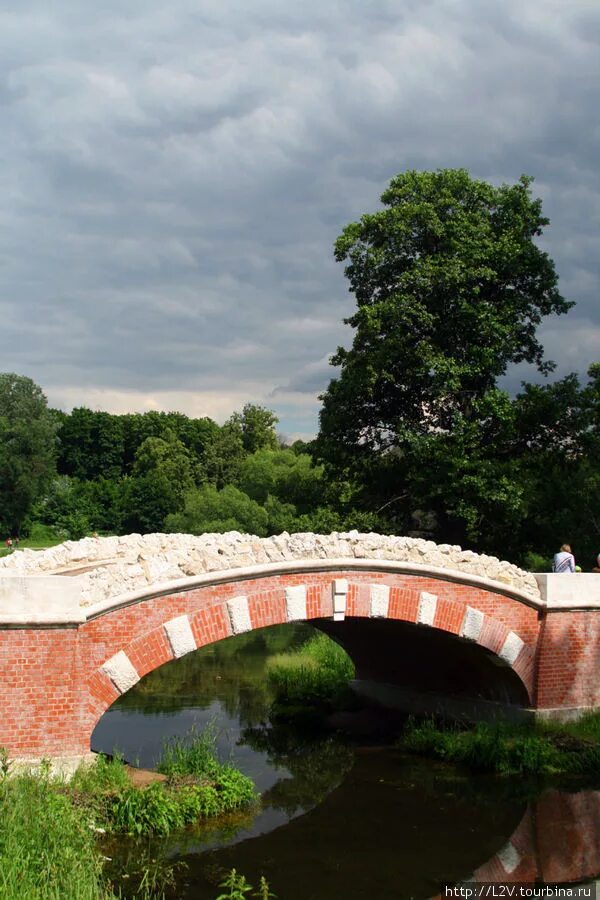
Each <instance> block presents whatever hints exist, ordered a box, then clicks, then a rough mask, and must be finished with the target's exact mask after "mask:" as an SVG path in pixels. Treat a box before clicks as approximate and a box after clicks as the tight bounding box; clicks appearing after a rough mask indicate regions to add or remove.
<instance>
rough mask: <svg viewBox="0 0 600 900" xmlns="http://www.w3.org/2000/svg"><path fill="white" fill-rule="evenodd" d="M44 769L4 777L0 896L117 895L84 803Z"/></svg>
mask: <svg viewBox="0 0 600 900" xmlns="http://www.w3.org/2000/svg"><path fill="white" fill-rule="evenodd" d="M59 788H60V786H58V785H57V784H56V783H55V782H54V781H53V780H52V779H51V778H50V774H49V771H48V770H47V769H46V770H45V771H42V772H41V773H39V774H37V775H21V776H19V777H14V778H10V777H6V778H3V779H2V780H1V781H0V897H2V898H3V900H24V898H27V900H57V898H59V897H60V898H62V897H65V898H66V897H68V898H69V900H107V898H109V897H113V896H114V895H113V893H112V891H111V890H110V889H109V886H108V882H107V881H106V879H105V878H104V875H103V860H102V856H101V854H100V852H99V850H98V847H97V844H96V839H95V834H94V831H93V830H92V827H91V825H90V821H89V815H88V811H87V809H86V808H85V807H81V806H78V805H76V804H74V803H73V801H72V799H71V797H70V796H69V795H68V794H66V793H64V792H62V791H61V790H60V789H59Z"/></svg>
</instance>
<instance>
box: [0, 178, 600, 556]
mask: <svg viewBox="0 0 600 900" xmlns="http://www.w3.org/2000/svg"><path fill="white" fill-rule="evenodd" d="M382 203H383V206H382V208H381V209H380V210H379V211H377V212H375V213H373V214H369V215H365V216H363V217H362V219H361V220H360V221H359V222H354V223H352V224H350V225H348V226H347V227H346V228H345V229H344V231H343V233H342V235H341V236H340V237H339V239H338V241H337V243H336V246H335V255H336V258H337V259H338V260H340V261H344V262H345V263H346V270H345V271H346V275H347V277H348V280H349V285H350V290H351V291H352V292H353V293H354V295H355V297H356V301H357V309H356V312H355V313H354V315H353V316H352V317H351V318H350V319H349V320H348V322H349V324H350V325H351V326H352V327H353V328H354V341H353V345H352V347H351V348H350V349H349V350H346V349H343V348H339V349H338V351H337V353H336V354H335V355H334V357H333V358H332V363H333V364H334V365H336V366H338V367H339V372H338V375H337V377H335V378H334V379H333V380H332V381H331V383H330V385H329V388H328V390H327V391H326V393H325V394H324V396H323V398H322V399H323V408H322V412H321V427H320V433H319V435H318V438H317V440H316V442H312V443H304V442H302V441H297V442H296V443H295V444H292V445H291V446H285V445H283V444H282V442H281V441H280V440H279V439H278V436H277V434H276V431H275V428H276V425H277V417H276V415H275V414H274V413H273V412H272V411H271V410H268V409H265V408H264V407H261V406H258V405H255V404H247V405H246V406H245V407H244V408H243V410H242V411H241V412H236V413H234V414H233V415H232V416H231V417H230V418H229V420H228V421H227V422H225V424H224V425H222V426H219V425H218V424H217V423H216V422H213V421H212V420H211V419H208V418H201V419H190V418H188V417H187V416H185V415H183V414H182V413H178V412H169V413H159V412H150V413H144V414H138V413H132V414H128V415H111V414H109V413H106V412H96V411H92V410H90V409H86V408H78V409H74V410H73V411H72V412H71V413H68V414H67V413H64V412H60V411H57V410H49V409H48V408H47V404H46V400H45V397H44V395H43V393H42V391H41V389H40V388H39V387H38V386H37V385H35V384H34V383H33V382H32V381H31V380H30V379H28V378H24V377H22V376H17V375H13V374H5V375H0V497H1V499H2V503H1V504H0V528H1V529H2V531H3V533H4V537H7V536H8V535H9V534H12V535H15V534H19V533H20V534H21V535H27V533H28V532H29V531H30V529H31V527H32V525H34V526H36V527H38V528H40V527H42V526H44V527H47V528H50V529H52V530H53V532H54V534H55V535H56V538H57V539H65V538H73V539H77V538H80V537H82V536H84V535H85V534H89V533H92V532H94V531H95V532H98V533H105V534H107V533H126V532H131V531H139V532H152V531H164V530H167V531H172V532H190V533H194V534H201V533H203V532H206V531H219V532H224V531H229V530H238V531H242V532H251V533H254V534H257V535H259V536H265V535H269V534H276V533H280V532H281V531H315V532H327V533H328V532H331V531H342V530H349V529H354V528H355V529H358V530H360V531H380V532H383V533H397V534H412V535H415V536H423V537H428V538H432V539H434V540H437V541H440V542H445V543H460V544H462V545H463V546H465V547H469V548H471V549H474V550H479V551H482V552H491V553H493V554H494V555H497V556H500V557H503V558H508V559H510V560H512V561H514V562H518V563H521V564H525V565H529V566H532V567H536V568H537V567H539V568H542V569H544V568H545V569H547V568H548V566H549V558H550V556H551V554H552V553H553V552H554V551H555V550H556V549H557V547H558V546H559V545H560V544H561V543H563V542H565V541H566V542H569V543H571V545H572V546H573V548H574V550H575V553H576V557H577V561H578V562H579V563H581V565H582V566H583V568H584V569H590V568H591V567H592V566H593V565H594V561H595V557H596V554H597V553H598V551H599V550H600V517H599V516H598V515H597V513H596V511H595V505H596V504H595V503H594V499H595V497H596V496H597V494H598V490H599V489H600V363H597V364H595V365H593V366H592V367H591V368H590V370H589V373H588V380H587V382H585V383H581V382H580V380H579V379H578V377H577V376H576V375H568V376H567V377H565V378H562V379H561V380H555V381H546V382H544V383H542V384H523V386H522V389H521V390H520V392H519V393H517V395H516V396H510V395H509V394H508V393H507V392H506V391H505V390H503V389H502V383H501V378H502V376H503V375H504V374H505V373H506V372H507V370H508V368H509V367H510V366H511V365H513V364H515V363H523V362H527V363H530V364H531V365H532V366H533V367H535V368H536V369H537V370H538V371H539V372H540V373H542V374H543V375H544V376H547V375H548V373H550V372H551V370H552V368H553V365H552V363H551V362H549V361H547V360H546V359H545V358H544V351H543V347H542V345H541V343H540V341H539V337H538V334H537V328H538V325H539V324H540V323H541V321H542V320H543V318H544V317H545V316H548V315H558V314H563V313H565V312H567V310H568V308H569V307H570V306H571V305H572V304H571V303H570V302H569V301H567V300H565V299H564V298H563V297H562V296H561V294H560V293H559V291H558V282H557V275H556V272H555V268H554V264H553V262H552V260H551V259H550V258H549V256H548V255H547V254H546V253H545V252H544V251H543V250H542V249H541V248H540V246H539V242H538V238H539V237H540V235H541V234H542V231H543V229H544V228H545V227H546V226H547V225H548V220H547V219H546V218H545V217H544V216H543V215H542V209H541V202H540V201H539V200H538V199H536V198H534V197H533V196H532V192H531V179H529V178H526V177H523V178H521V179H519V181H518V182H517V183H516V184H513V185H502V186H500V187H495V186H492V185H490V184H488V183H486V182H483V181H477V180H475V179H472V178H471V177H470V176H469V174H468V173H467V172H466V171H464V170H442V171H438V172H420V173H419V172H406V173H404V174H402V175H399V176H397V177H396V178H394V179H393V180H392V182H391V184H390V185H389V187H388V189H387V190H386V191H385V192H384V194H383V196H382Z"/></svg>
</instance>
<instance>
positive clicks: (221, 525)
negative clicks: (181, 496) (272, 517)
mask: <svg viewBox="0 0 600 900" xmlns="http://www.w3.org/2000/svg"><path fill="white" fill-rule="evenodd" d="M267 521H268V515H267V512H266V511H265V510H264V509H263V507H262V506H260V505H259V504H258V503H256V501H255V500H251V499H250V497H248V496H247V495H246V494H244V493H243V492H242V491H239V490H238V489H237V488H235V487H233V486H232V485H228V486H227V487H224V488H223V490H221V491H218V490H217V489H216V488H214V487H212V485H208V484H206V485H203V486H202V487H201V488H199V489H198V490H195V491H190V493H188V495H187V496H186V498H185V507H184V509H183V510H182V511H181V512H179V513H175V514H173V515H170V516H169V517H168V518H167V523H166V528H167V531H169V532H177V533H182V534H205V533H212V532H216V533H219V534H224V533H225V532H226V531H240V532H243V533H248V534H256V535H258V536H259V537H264V536H265V535H266V533H267Z"/></svg>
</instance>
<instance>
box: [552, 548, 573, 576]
mask: <svg viewBox="0 0 600 900" xmlns="http://www.w3.org/2000/svg"><path fill="white" fill-rule="evenodd" d="M552 571H553V572H574V571H575V557H574V556H573V554H572V553H571V547H570V546H569V544H563V545H562V547H561V548H560V550H559V552H558V553H555V554H554V561H553V563H552Z"/></svg>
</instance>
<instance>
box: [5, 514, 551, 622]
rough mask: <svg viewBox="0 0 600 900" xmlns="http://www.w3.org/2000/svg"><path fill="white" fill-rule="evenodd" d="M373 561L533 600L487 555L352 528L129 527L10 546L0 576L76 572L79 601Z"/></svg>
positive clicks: (520, 578) (529, 585) (524, 578)
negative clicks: (262, 532)
mask: <svg viewBox="0 0 600 900" xmlns="http://www.w3.org/2000/svg"><path fill="white" fill-rule="evenodd" d="M312 560H314V561H315V562H316V561H321V562H326V561H328V560H329V561H330V560H356V561H358V560H373V561H378V562H381V563H383V562H385V561H388V562H396V563H405V564H406V565H408V566H410V565H413V566H417V567H423V568H426V569H431V570H436V571H439V572H442V571H447V572H454V573H461V574H462V575H465V576H474V577H476V578H482V579H486V580H488V581H490V582H494V583H495V584H497V585H501V586H502V585H504V586H505V587H506V588H508V589H512V590H514V591H516V592H518V593H521V594H522V595H523V596H524V597H528V598H530V599H531V600H532V601H533V602H534V603H536V602H539V600H540V588H539V586H538V583H537V581H536V579H535V577H534V576H533V575H531V573H529V572H525V571H523V570H522V569H519V568H518V566H515V565H513V564H512V563H509V562H506V561H502V560H499V559H497V558H496V557H493V556H485V555H483V554H477V553H473V552H472V551H471V550H462V549H461V548H460V547H458V546H454V545H450V544H435V543H434V542H433V541H425V540H422V539H418V538H409V537H398V536H393V535H380V534H360V533H359V532H357V531H350V532H344V533H334V534H330V535H320V534H312V533H303V534H287V533H286V532H284V533H283V534H281V535H277V536H274V537H270V538H258V537H256V536H254V535H244V534H240V533H239V532H229V533H227V534H206V535H201V536H199V537H196V536H193V535H187V534H148V535H144V536H141V535H139V534H130V535H125V536H123V537H109V538H85V539H84V540H82V541H67V542H65V543H64V544H60V545H59V546H58V547H52V548H50V549H49V550H45V551H41V552H40V551H38V552H35V551H28V550H23V551H18V552H17V553H13V554H12V555H11V556H8V557H5V558H3V559H1V560H0V575H4V574H11V573H13V574H20V575H42V574H55V575H59V574H62V573H69V574H74V575H77V573H79V572H80V573H81V574H79V575H77V584H78V589H79V592H80V605H81V606H83V607H89V606H94V605H96V604H98V603H102V602H104V601H107V600H108V599H109V598H112V597H117V596H120V595H123V594H129V593H131V592H135V591H139V590H143V589H148V588H150V587H151V586H155V585H160V584H165V583H171V582H179V581H181V580H183V579H186V578H193V577H197V576H202V575H206V574H209V573H218V572H220V571H225V570H232V569H238V568H239V569H248V568H249V567H253V566H261V565H269V564H285V563H294V562H298V561H312Z"/></svg>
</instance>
